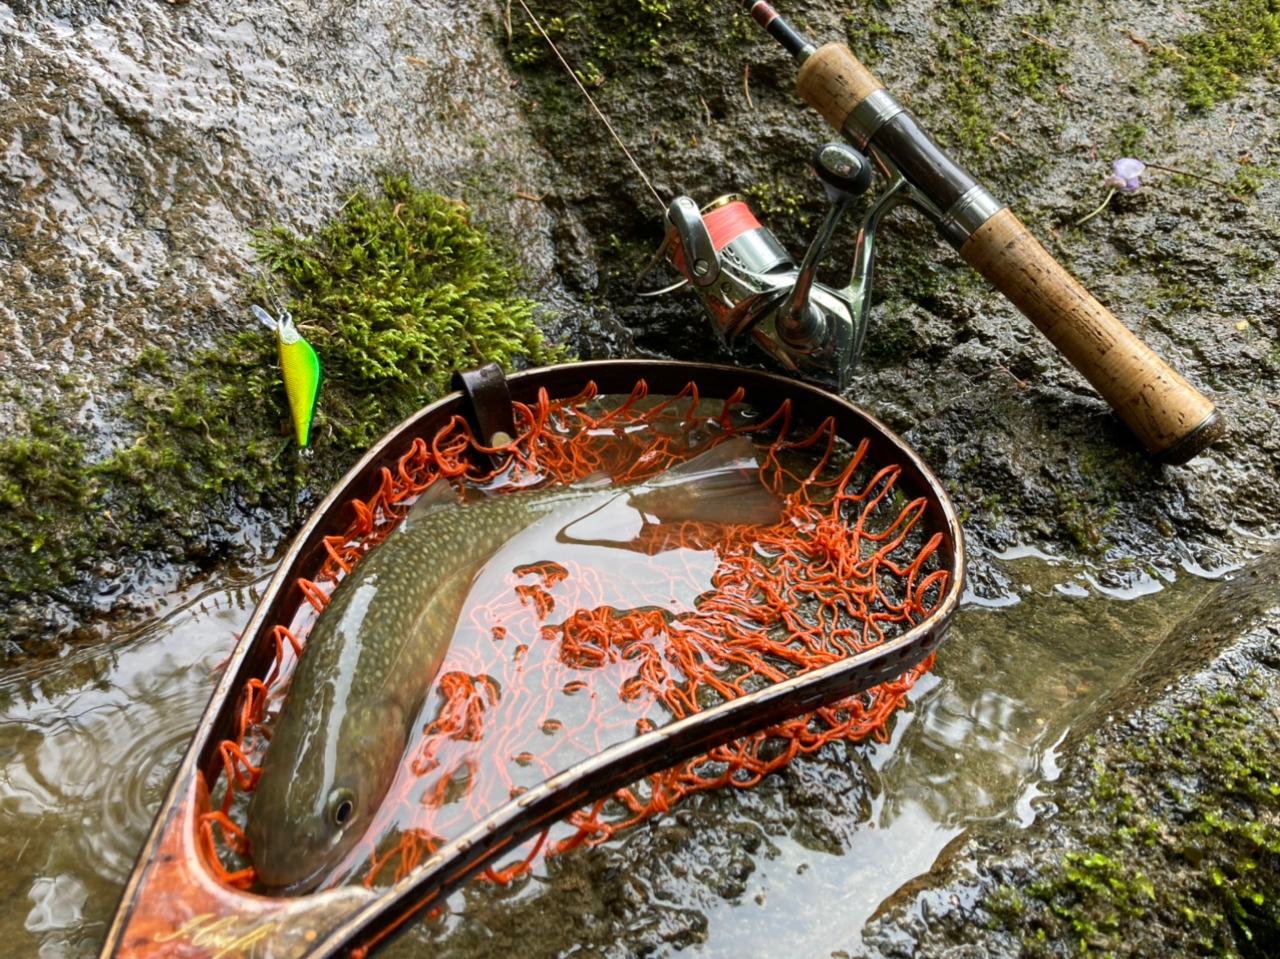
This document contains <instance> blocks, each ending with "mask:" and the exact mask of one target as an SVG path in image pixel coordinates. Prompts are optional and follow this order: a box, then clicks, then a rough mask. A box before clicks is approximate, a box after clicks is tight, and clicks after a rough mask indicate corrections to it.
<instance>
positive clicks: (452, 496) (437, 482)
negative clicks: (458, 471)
mask: <svg viewBox="0 0 1280 959" xmlns="http://www.w3.org/2000/svg"><path fill="white" fill-rule="evenodd" d="M461 505H462V497H461V496H459V495H458V491H457V490H456V489H454V488H453V484H452V483H450V482H449V481H448V480H447V479H445V478H444V477H443V476H437V477H436V478H435V479H434V480H432V482H431V485H430V486H428V487H427V488H426V489H424V490H423V491H422V492H421V493H419V494H418V498H417V499H416V500H415V501H414V504H413V506H411V507H410V508H409V515H407V516H406V517H405V522H406V523H409V522H412V521H413V519H414V517H418V516H423V515H425V514H427V513H429V512H431V511H432V510H434V509H439V508H440V507H442V506H461Z"/></svg>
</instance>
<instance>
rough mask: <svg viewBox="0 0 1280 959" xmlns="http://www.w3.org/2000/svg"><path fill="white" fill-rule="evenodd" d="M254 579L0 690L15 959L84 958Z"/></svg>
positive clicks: (184, 603) (3, 838)
mask: <svg viewBox="0 0 1280 959" xmlns="http://www.w3.org/2000/svg"><path fill="white" fill-rule="evenodd" d="M254 586H255V583H254V577H252V576H246V575H244V574H235V573H233V574H230V575H228V576H227V577H226V578H225V579H224V580H223V581H222V582H221V583H220V584H218V585H217V586H216V587H212V588H210V587H208V586H205V588H204V591H203V592H199V593H197V594H195V595H187V596H183V595H179V596H177V597H174V599H175V600H176V601H177V604H178V606H179V608H178V609H177V610H176V611H175V612H173V613H171V614H170V615H168V616H166V617H164V618H163V619H161V620H159V621H158V622H156V623H154V624H153V625H152V626H150V627H149V628H147V629H146V630H143V631H141V632H140V633H139V634H138V635H136V636H132V637H126V638H123V639H122V640H121V642H120V644H119V645H118V646H116V647H115V649H114V651H113V652H111V653H109V654H100V655H94V656H80V657H75V658H73V659H71V660H70V661H67V662H62V663H58V664H54V665H52V666H44V667H42V668H41V669H40V670H38V671H31V672H27V673H25V674H23V675H15V676H9V677H6V678H5V679H4V681H3V683H0V862H6V863H9V864H11V866H12V867H11V868H10V869H8V870H5V871H4V872H0V937H3V938H4V941H5V942H7V943H10V944H13V946H12V948H13V952H12V953H11V954H13V955H36V954H38V955H40V956H41V957H53V956H79V955H83V954H94V953H95V952H96V949H97V946H98V943H99V942H100V941H101V939H102V937H103V935H104V934H105V931H106V930H105V926H106V922H107V921H108V920H109V918H110V914H111V911H112V910H113V909H114V908H115V904H116V900H117V899H118V898H119V895H120V887H121V886H122V885H123V883H124V881H125V879H126V878H127V877H128V874H129V870H130V869H131V868H132V867H133V861H134V859H135V857H136V856H137V853H138V849H139V848H140V847H141V845H142V843H143V841H144V840H145V838H146V834H147V831H148V830H149V829H150V826H151V819H152V816H154V814H155V810H156V808H157V807H158V806H159V804H160V800H161V799H162V798H163V796H164V791H165V789H166V788H167V786H168V784H169V779H170V776H171V775H172V773H173V770H174V769H175V768H176V766H177V764H178V761H179V760H180V759H181V757H182V754H183V752H184V751H185V750H186V747H187V743H188V741H189V740H190V738H191V733H192V730H193V729H194V728H195V725H196V722H197V721H198V720H199V717H200V714H201V712H202V711H203V709H204V706H205V703H206V702H207V700H208V698H209V694H210V692H211V691H212V688H213V685H212V676H213V672H214V670H215V669H216V668H217V666H218V664H219V662H220V661H221V660H222V659H223V658H224V657H225V656H226V655H227V654H228V653H229V652H230V650H231V647H232V646H233V645H234V643H235V638H236V632H237V630H238V629H239V628H240V627H241V626H243V625H244V623H245V622H246V621H247V620H248V618H249V613H250V612H251V611H252V607H253V604H254V603H255V602H256V600H257V595H256V592H255V589H254Z"/></svg>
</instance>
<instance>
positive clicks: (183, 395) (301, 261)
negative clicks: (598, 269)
mask: <svg viewBox="0 0 1280 959" xmlns="http://www.w3.org/2000/svg"><path fill="white" fill-rule="evenodd" d="M258 250H259V254H260V257H261V262H262V264H263V267H264V276H263V278H262V279H261V280H259V281H258V282H257V286H256V288H255V289H254V290H253V291H252V295H251V297H249V298H247V299H257V300H259V301H260V302H265V303H267V305H268V307H269V308H271V309H272V310H273V311H274V309H279V308H281V307H282V306H283V307H284V308H287V309H289V310H290V311H291V312H292V313H293V316H294V318H295V320H296V321H297V323H298V325H299V327H300V329H301V331H302V333H303V335H304V336H306V337H307V339H308V340H309V341H310V342H311V343H312V345H313V346H314V347H315V349H316V353H317V354H318V355H319V357H320V363H321V369H322V372H323V383H322V386H321V390H320V398H319V405H318V409H317V414H316V420H315V423H314V426H313V430H312V450H311V451H309V452H308V453H306V454H303V455H299V453H298V451H297V450H296V448H295V447H294V445H293V441H292V438H291V437H292V429H291V428H290V427H289V425H288V424H289V421H288V408H287V405H286V402H285V395H284V386H283V383H282V381H281V379H280V372H279V369H278V363H277V357H276V345H275V339H274V337H273V336H272V335H271V333H270V331H268V330H265V329H264V328H262V327H260V326H258V325H257V324H256V323H255V322H254V321H252V320H251V319H250V317H249V313H248V310H247V308H246V310H245V328H244V329H243V330H242V331H240V332H236V333H225V334H222V335H220V336H218V337H216V342H215V344H214V346H213V347H212V348H211V349H206V350H199V351H196V352H194V353H193V354H190V355H184V356H172V355H169V354H167V353H165V352H164V351H162V350H159V349H150V350H147V351H145V352H144V353H143V354H142V355H141V356H140V357H139V359H138V360H137V361H136V363H134V365H133V366H132V367H131V368H130V369H129V370H127V371H126V372H125V374H124V377H123V382H124V385H125V387H126V390H127V397H128V398H127V400H126V401H125V402H124V403H123V404H122V405H121V407H120V408H119V409H118V410H116V411H114V419H115V422H113V424H112V428H113V431H114V433H115V435H116V437H117V439H116V440H115V442H114V444H113V448H112V449H110V450H107V451H96V452H94V453H92V454H91V451H90V450H89V449H88V448H87V447H86V446H85V444H84V443H83V442H82V441H81V440H80V439H78V438H77V437H76V436H75V435H74V434H73V432H72V431H71V430H70V429H68V428H67V427H66V426H65V425H63V424H65V423H67V422H69V420H70V410H69V409H57V408H54V407H47V408H42V409H38V410H31V411H29V412H28V417H27V418H28V420H29V422H30V424H31V425H30V427H29V429H28V431H27V432H26V433H25V434H23V435H16V436H13V437H10V438H8V439H5V440H3V441H0V549H2V550H3V551H4V553H5V555H6V556H8V557H11V559H10V561H9V562H7V563H5V564H4V565H3V566H2V567H0V597H4V596H7V597H8V598H10V599H13V598H17V597H20V596H24V595H26V594H29V593H31V592H33V591H46V592H47V591H50V590H56V589H59V588H61V587H65V586H68V585H70V584H75V583H78V582H80V581H82V580H84V579H85V578H86V572H87V571H89V570H90V569H91V568H92V566H93V564H94V561H95V560H96V559H98V558H101V557H106V556H108V555H110V554H112V553H114V552H116V551H118V550H121V549H125V550H128V549H133V550H141V549H163V550H165V551H167V552H168V553H169V555H171V556H172V557H173V558H175V559H180V558H191V557H193V556H199V555H200V554H202V553H208V552H209V551H210V538H211V536H212V535H213V534H211V533H210V531H209V528H208V524H209V517H216V516H219V515H224V514H225V513H227V512H228V511H234V510H237V509H239V510H242V509H244V508H246V507H255V506H267V507H273V508H276V509H293V507H294V506H295V505H296V504H298V503H299V502H303V503H305V502H307V501H309V500H314V499H315V498H317V497H318V496H319V495H321V494H322V493H323V492H324V491H325V490H327V489H328V488H329V486H331V485H332V483H333V482H334V480H335V479H336V478H337V477H339V476H341V475H342V473H343V472H344V471H345V470H346V469H347V468H348V467H349V466H350V464H351V463H352V462H353V461H354V460H355V459H356V458H357V457H358V455H359V453H360V451H362V450H363V449H365V448H366V447H367V446H368V445H369V444H370V443H372V442H373V441H374V440H376V439H377V438H378V437H380V436H381V435H382V434H383V433H385V432H386V430H387V429H388V428H390V427H391V426H393V425H394V424H395V423H396V422H398V421H399V420H401V419H402V418H403V417H405V416H406V415H408V414H409V413H411V412H413V411H414V410H416V409H417V408H419V407H420V406H422V405H424V404H425V403H428V402H430V401H432V400H434V399H436V398H438V397H439V396H440V395H442V394H443V393H444V392H445V391H446V389H447V387H448V383H449V379H450V377H451V375H452V373H453V372H454V371H455V370H457V369H462V368H466V367H471V366H477V365H480V364H483V363H486V362H489V361H496V362H498V363H500V364H501V365H503V366H505V367H507V368H510V367H512V366H513V365H516V364H519V363H526V364H540V363H546V362H550V361H553V360H555V359H557V358H559V357H560V356H561V351H559V350H557V349H553V348H551V347H549V346H548V345H547V344H546V343H545V342H544V340H543V338H542V334H541V332H540V331H539V328H538V325H537V323H536V322H535V320H536V313H537V307H536V305H535V304H534V303H533V302H531V301H530V300H528V299H525V298H523V297H521V296H519V295H518V293H517V291H516V281H517V278H516V276H515V274H514V273H513V271H512V268H511V267H510V265H508V263H507V261H506V258H505V257H503V256H502V255H500V254H499V253H498V252H496V251H495V249H494V247H493V245H492V243H491V242H490V241H489V239H488V238H487V237H486V235H485V234H484V233H483V232H482V231H481V230H480V229H478V228H477V227H476V226H475V225H474V224H472V223H471V221H470V217H469V213H468V210H467V208H466V207H465V206H464V205H463V204H461V203H459V202H458V201H453V200H448V199H445V198H443V197H440V196H438V195H436V194H433V193H430V192H425V191H421V190H417V189H415V188H413V187H412V186H410V185H409V184H408V183H407V182H405V181H403V180H397V179H388V180H386V181H385V182H384V183H383V184H382V189H381V190H380V191H379V193H378V194H377V195H370V194H365V193H360V194H357V195H355V196H353V197H351V198H350V199H349V200H348V201H347V203H346V204H345V205H344V206H343V208H342V210H341V212H340V213H339V214H338V216H336V217H335V218H334V219H333V220H332V221H331V222H330V223H329V224H328V225H326V226H325V227H324V228H323V229H321V230H320V231H319V232H317V233H316V234H315V235H314V236H312V237H307V238H304V237H300V236H297V235H295V234H293V233H292V232H290V231H289V230H287V229H285V228H283V227H275V228H273V229H271V230H270V231H269V232H267V233H266V234H265V235H263V236H262V237H261V239H260V241H259V243H258ZM268 293H271V294H276V295H272V296H268ZM68 400H69V402H68V405H71V404H72V403H74V402H76V401H77V400H81V401H82V400H83V397H75V396H69V397H68Z"/></svg>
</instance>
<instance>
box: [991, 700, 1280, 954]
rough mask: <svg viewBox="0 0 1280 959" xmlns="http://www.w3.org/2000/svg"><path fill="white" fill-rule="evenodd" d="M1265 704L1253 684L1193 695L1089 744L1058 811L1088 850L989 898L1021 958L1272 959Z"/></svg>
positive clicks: (1276, 945) (1278, 771)
mask: <svg viewBox="0 0 1280 959" xmlns="http://www.w3.org/2000/svg"><path fill="white" fill-rule="evenodd" d="M1264 699H1265V694H1264V692H1263V691H1262V689H1261V688H1260V687H1259V686H1257V685H1256V684H1253V683H1246V684H1244V686H1243V688H1242V689H1240V690H1229V691H1221V692H1216V693H1209V692H1206V693H1201V694H1200V696H1199V697H1198V699H1197V700H1196V701H1195V702H1193V703H1192V704H1191V705H1188V706H1185V707H1183V708H1181V709H1179V710H1178V711H1177V712H1173V713H1170V714H1167V715H1165V716H1163V717H1161V718H1162V722H1161V723H1159V724H1158V728H1157V730H1156V731H1155V732H1152V733H1150V734H1149V735H1147V736H1146V737H1134V738H1132V739H1129V740H1127V741H1124V742H1122V743H1119V744H1117V745H1113V746H1110V747H1106V748H1102V749H1096V750H1095V761H1094V766H1093V771H1092V777H1091V782H1090V784H1089V788H1088V796H1087V799H1086V800H1085V801H1084V802H1083V803H1080V802H1072V803H1071V804H1070V805H1069V806H1068V807H1067V809H1066V811H1065V812H1064V814H1063V816H1062V817H1060V821H1062V820H1065V821H1066V822H1067V823H1068V824H1069V828H1071V829H1072V830H1073V831H1077V830H1078V831H1081V832H1083V834H1084V836H1085V839H1086V843H1087V846H1088V847H1089V848H1086V849H1085V850H1084V851H1080V852H1073V853H1070V854H1068V855H1066V856H1064V857H1063V858H1062V859H1061V860H1060V861H1059V862H1058V863H1057V864H1056V865H1055V866H1054V867H1051V868H1050V869H1049V870H1048V871H1047V872H1046V873H1045V874H1044V875H1043V876H1042V878H1041V880H1040V881H1039V882H1037V883H1035V884H1033V885H1032V886H1031V887H1030V889H1029V891H1028V892H1027V893H1025V894H1017V893H1014V892H1012V891H1011V890H1008V889H1006V890H1004V891H1003V892H1002V894H1000V895H997V896H995V897H993V899H992V900H991V901H990V902H989V903H988V907H989V910H990V911H991V912H992V913H993V915H995V916H996V917H997V921H998V922H999V923H1000V924H1002V925H1004V926H1005V927H1006V928H1010V929H1013V930H1016V932H1017V933H1018V934H1019V935H1020V936H1021V937H1022V939H1023V944H1024V946H1025V947H1026V949H1025V951H1026V953H1027V954H1028V955H1058V956H1061V955H1107V956H1117V957H1129V956H1134V957H1136V956H1145V955H1151V954H1152V950H1153V949H1155V948H1157V947H1156V942H1157V941H1158V942H1159V946H1158V949H1159V952H1160V953H1161V954H1163V955H1178V956H1184V955H1185V956H1191V955H1212V956H1245V957H1253V956H1257V957H1261V956H1273V955H1276V954H1277V949H1280V768H1278V767H1277V764H1276V758H1275V757H1276V756H1277V749H1278V747H1280V732H1278V731H1277V729H1276V724H1275V717H1274V715H1272V713H1271V710H1270V709H1269V708H1268V706H1267V704H1266V703H1264ZM1152 876H1160V877H1161V880H1160V882H1159V883H1158V884H1156V883H1155V882H1153V881H1152V879H1151V877H1152Z"/></svg>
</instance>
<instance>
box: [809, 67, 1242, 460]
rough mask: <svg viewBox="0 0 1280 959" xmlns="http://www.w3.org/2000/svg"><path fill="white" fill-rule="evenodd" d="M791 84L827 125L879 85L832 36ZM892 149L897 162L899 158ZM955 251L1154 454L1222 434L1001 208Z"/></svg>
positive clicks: (1211, 414) (1185, 449)
mask: <svg viewBox="0 0 1280 959" xmlns="http://www.w3.org/2000/svg"><path fill="white" fill-rule="evenodd" d="M796 86H797V90H798V91H799V93H800V96H801V97H803V98H804V99H805V100H806V101H807V102H808V103H809V104H810V105H811V106H813V107H814V108H815V109H816V110H818V112H819V113H821V114H822V115H823V117H824V118H826V120H827V122H828V123H830V124H831V125H832V126H833V127H835V128H836V129H837V130H842V129H843V127H844V124H845V120H846V119H847V118H848V116H849V114H850V113H852V112H853V110H854V109H855V108H856V107H857V106H858V104H859V103H861V102H862V101H863V100H864V99H865V98H866V97H867V96H869V95H870V94H871V93H873V92H874V91H876V90H879V89H883V87H882V85H881V83H880V81H878V80H877V79H876V78H875V77H874V76H872V75H871V72H870V71H869V70H867V68H866V67H864V66H863V65H862V64H861V63H859V62H858V60H857V58H856V57H854V55H853V54H852V53H850V52H849V50H848V48H847V47H845V46H844V45H843V44H837V43H829V44H827V45H826V46H823V47H821V48H819V49H818V50H817V51H816V52H815V53H813V54H812V55H811V56H810V57H809V59H808V60H806V61H805V63H804V64H802V65H801V67H800V73H799V76H798V77H797V81H796ZM876 142H877V140H876V139H875V138H873V140H872V143H873V144H875V143H876ZM892 159H894V160H895V161H897V162H898V163H900V164H902V163H903V162H904V160H907V159H908V158H904V157H898V156H892ZM970 182H972V181H970ZM937 199H938V198H936V197H935V201H936V200H937ZM960 255H961V256H962V257H964V259H965V260H966V261H967V262H968V263H969V265H970V266H972V267H974V268H975V269H976V270H977V271H978V272H979V273H981V274H982V275H983V276H984V277H986V279H987V280H988V281H989V282H990V283H991V284H992V285H993V286H994V287H995V288H996V289H997V290H999V291H1000V292H1001V293H1003V294H1004V295H1005V296H1006V297H1008V299H1009V300H1010V301H1011V302H1012V303H1013V304H1014V305H1015V306H1016V307H1017V308H1018V309H1019V310H1020V311H1021V312H1022V314H1023V315H1024V316H1026V317H1027V319H1029V320H1031V322H1032V323H1034V324H1035V326H1036V327H1037V328H1038V329H1039V330H1040V331H1041V332H1042V333H1044V335H1045V336H1047V337H1048V338H1049V341H1050V342H1051V343H1052V344H1053V345H1054V346H1056V347H1057V348H1058V349H1059V350H1060V351H1061V352H1062V354H1063V356H1065V357H1066V358H1067V360H1068V361H1069V362H1070V363H1071V364H1072V365H1073V366H1074V367H1075V368H1076V369H1077V370H1079V371H1080V372H1081V373H1082V374H1084V376H1085V378H1086V379H1087V380H1088V381H1089V382H1090V383H1091V384H1093V387H1094V388H1095V389H1096V390H1097V391H1098V392H1099V393H1100V394H1102V398H1103V399H1105V400H1106V401H1107V402H1108V403H1110V404H1111V407H1112V408H1113V409H1114V410H1115V411H1116V413H1117V414H1119V416H1120V418H1121V419H1122V420H1124V422H1125V424H1126V425H1127V426H1128V427H1129V428H1130V429H1131V430H1132V431H1133V432H1134V434H1135V435H1136V436H1137V437H1138V439H1140V440H1141V441H1142V442H1143V444H1144V445H1145V446H1146V447H1147V449H1148V450H1149V451H1150V452H1151V453H1152V455H1154V456H1155V457H1156V458H1158V459H1161V460H1163V461H1165V462H1169V463H1185V462H1186V461H1187V460H1189V459H1191V458H1192V457H1193V456H1195V455H1197V454H1199V453H1200V452H1202V451H1203V450H1204V449H1205V448H1206V447H1208V446H1209V445H1210V444H1211V443H1213V442H1214V441H1215V440H1216V439H1217V438H1218V437H1219V436H1221V435H1222V432H1223V430H1224V428H1225V423H1224V422H1223V420H1222V417H1221V416H1220V415H1219V414H1218V412H1217V410H1215V409H1214V406H1213V403H1211V402H1210V401H1209V400H1208V399H1207V398H1206V397H1204V396H1202V395H1201V394H1200V393H1199V392H1197V391H1196V389H1195V388H1194V387H1193V386H1191V384H1190V383H1188V382H1187V381H1186V380H1184V379H1183V378H1182V377H1181V376H1179V375H1178V374H1177V373H1176V372H1174V371H1173V370H1172V369H1171V368H1170V367H1169V366H1168V365H1167V364H1166V363H1165V362H1164V361H1163V360H1161V359H1160V358H1159V357H1158V356H1156V355H1155V353H1153V352H1152V351H1151V350H1150V348H1148V347H1147V346H1146V345H1145V344H1144V343H1143V342H1142V341H1141V340H1139V339H1138V338H1137V337H1136V336H1134V335H1133V333H1131V332H1130V331H1129V330H1128V329H1127V328H1126V327H1125V326H1124V325H1123V324H1122V323H1121V322H1120V321H1119V320H1117V319H1116V318H1115V317H1114V316H1113V315H1112V314H1111V313H1110V312H1109V311H1108V310H1107V309H1106V307H1104V306H1103V305H1102V304H1101V303H1099V302H1098V301H1097V300H1095V299H1094V298H1093V297H1092V296H1091V295H1090V294H1089V292H1088V291H1087V290H1086V289H1085V288H1084V287H1082V286H1081V285H1080V284H1079V283H1078V282H1077V281H1076V280H1075V279H1074V278H1073V277H1072V276H1071V275H1070V274H1069V273H1067V271H1066V270H1064V269H1063V268H1062V267H1061V266H1060V265H1059V264H1058V261H1057V260H1055V259H1054V258H1053V257H1052V256H1050V255H1049V253H1048V251H1046V250H1045V249H1044V247H1042V246H1041V245H1040V243H1039V241H1037V240H1036V238H1035V237H1033V236H1032V235H1031V234H1030V233H1029V232H1028V231H1027V229H1026V227H1024V226H1023V225H1022V224H1021V223H1020V222H1019V221H1018V218H1017V217H1016V216H1014V215H1013V214H1012V213H1010V212H1009V210H1008V209H1002V210H1000V211H999V212H998V213H996V214H995V215H993V216H992V217H991V218H990V219H988V220H987V221H986V223H984V224H983V225H982V226H981V227H979V228H978V229H977V230H975V231H974V233H973V234H972V235H971V236H970V237H969V239H968V240H967V241H966V242H965V243H964V245H963V246H962V247H961V249H960Z"/></svg>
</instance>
